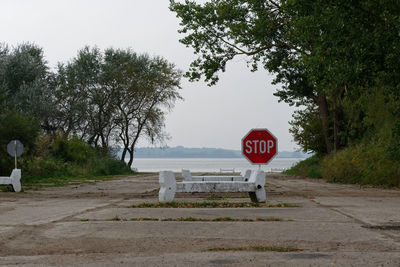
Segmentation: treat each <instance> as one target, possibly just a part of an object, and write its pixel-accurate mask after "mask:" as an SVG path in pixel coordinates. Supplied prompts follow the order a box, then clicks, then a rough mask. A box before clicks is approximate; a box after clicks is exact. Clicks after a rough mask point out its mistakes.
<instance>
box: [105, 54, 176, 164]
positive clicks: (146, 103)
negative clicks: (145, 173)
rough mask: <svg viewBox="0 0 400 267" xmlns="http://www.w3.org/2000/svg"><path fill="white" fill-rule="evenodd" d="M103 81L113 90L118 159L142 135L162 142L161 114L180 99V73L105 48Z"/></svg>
mask: <svg viewBox="0 0 400 267" xmlns="http://www.w3.org/2000/svg"><path fill="white" fill-rule="evenodd" d="M105 62H106V64H105V68H104V70H105V72H106V73H107V82H108V84H109V86H110V87H112V88H114V91H115V101H114V103H115V107H116V110H117V115H116V117H115V123H116V124H115V126H116V127H115V135H116V140H117V143H121V144H122V147H123V151H122V158H121V160H124V159H125V157H126V155H127V154H129V161H128V165H129V166H131V165H132V162H133V158H134V149H135V146H136V144H137V141H138V140H139V137H140V136H142V135H143V133H144V135H145V136H147V137H148V138H149V140H150V141H151V142H152V143H153V142H155V141H157V140H158V141H161V140H164V138H165V137H166V135H165V133H164V131H163V128H164V120H165V119H164V115H165V111H164V109H165V108H166V109H167V110H169V109H171V108H172V107H173V105H174V103H175V101H176V100H178V99H181V96H180V95H179V93H178V91H177V89H179V88H180V86H179V84H180V78H181V72H180V71H179V70H176V69H175V66H174V65H173V64H171V63H168V62H167V61H166V60H165V59H163V58H160V57H155V58H150V57H149V56H148V55H137V54H135V53H133V52H132V51H130V50H113V49H108V50H106V52H105Z"/></svg>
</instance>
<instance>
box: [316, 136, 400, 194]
mask: <svg viewBox="0 0 400 267" xmlns="http://www.w3.org/2000/svg"><path fill="white" fill-rule="evenodd" d="M321 165H322V166H323V170H324V171H323V176H324V178H326V179H328V180H329V181H332V182H339V183H353V184H356V183H357V184H362V185H365V184H371V185H382V186H400V161H398V160H393V159H392V158H391V157H390V154H389V153H388V149H387V145H385V144H384V143H370V144H368V145H356V146H351V147H348V148H345V149H343V150H341V151H339V152H337V153H334V154H332V155H329V156H327V157H326V158H325V159H324V160H323V161H322V163H321ZM339 166H340V167H339Z"/></svg>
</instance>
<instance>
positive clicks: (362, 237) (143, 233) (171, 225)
mask: <svg viewBox="0 0 400 267" xmlns="http://www.w3.org/2000/svg"><path fill="white" fill-rule="evenodd" d="M44 236H45V237H48V238H50V237H51V238H67V237H89V236H90V237H92V238H93V237H97V238H105V239H134V238H146V237H153V236H157V237H158V238H160V237H165V238H177V237H181V238H185V237H186V238H189V237H192V238H222V239H223V238H229V239H245V240H268V241H271V240H274V241H276V242H278V241H291V240H296V241H318V242H361V241H376V240H385V237H384V236H382V235H381V234H380V233H377V232H373V231H369V230H367V229H364V228H362V227H361V226H360V225H358V224H354V223H353V224H351V223H328V222H252V223H251V227H250V226H249V223H246V222H151V221H146V222H127V221H120V222H118V223H116V222H111V221H110V222H85V223H82V222H61V223H57V224H56V225H54V227H53V228H51V229H49V230H46V231H45V232H44Z"/></svg>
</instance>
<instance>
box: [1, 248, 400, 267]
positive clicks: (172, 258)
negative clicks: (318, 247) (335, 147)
mask: <svg viewBox="0 0 400 267" xmlns="http://www.w3.org/2000/svg"><path fill="white" fill-rule="evenodd" d="M0 262H1V263H2V266H15V265H18V266H24V267H27V266H54V265H63V266H143V267H147V266H194V267H203V266H284V267H285V266H288V267H289V266H290V267H292V266H299V267H303V266H304V267H306V266H307V267H308V266H318V267H319V266H365V267H369V266H371V267H375V266H383V267H391V266H399V265H400V259H399V257H398V254H397V252H371V253H365V252H364V253H362V252H361V253H360V252H339V253H318V252H317V253H310V252H299V253H297V252H293V253H276V252H264V253H260V252H243V251H236V252H223V253H218V252H202V253H184V254H183V253H166V254H162V255H158V256H139V255H135V254H127V253H126V254H125V253H124V254H121V253H116V254H108V255H107V256H105V255H101V254H97V253H96V254H92V255H73V254H72V255H44V256H26V257H21V256H20V257H18V256H9V257H0ZM71 262H73V264H72V263H71Z"/></svg>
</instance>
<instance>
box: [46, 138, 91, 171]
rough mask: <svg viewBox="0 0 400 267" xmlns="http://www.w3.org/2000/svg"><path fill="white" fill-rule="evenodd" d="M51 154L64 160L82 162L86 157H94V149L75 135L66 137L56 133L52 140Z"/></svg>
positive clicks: (86, 159) (85, 160) (84, 161)
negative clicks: (69, 137)
mask: <svg viewBox="0 0 400 267" xmlns="http://www.w3.org/2000/svg"><path fill="white" fill-rule="evenodd" d="M53 154H54V156H56V157H57V158H60V159H62V160H64V161H71V162H75V163H78V164H84V163H86V162H87V161H88V159H92V158H94V157H95V155H96V151H95V150H94V149H93V148H92V147H91V146H89V145H87V144H86V143H85V142H83V141H82V140H80V139H79V138H78V137H77V136H73V137H72V138H71V139H66V138H65V137H64V136H62V135H58V136H57V137H56V139H55V140H54V144H53Z"/></svg>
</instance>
